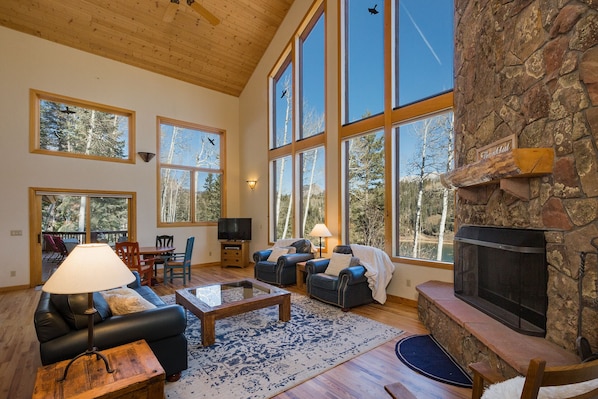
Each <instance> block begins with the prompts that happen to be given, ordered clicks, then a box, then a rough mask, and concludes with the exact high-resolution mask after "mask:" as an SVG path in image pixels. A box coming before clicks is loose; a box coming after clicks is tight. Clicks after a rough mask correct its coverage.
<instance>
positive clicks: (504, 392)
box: [482, 377, 598, 399]
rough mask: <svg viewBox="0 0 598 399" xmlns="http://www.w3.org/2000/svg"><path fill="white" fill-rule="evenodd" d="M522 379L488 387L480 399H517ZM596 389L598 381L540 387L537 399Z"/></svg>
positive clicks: (552, 398) (521, 387) (579, 393)
mask: <svg viewBox="0 0 598 399" xmlns="http://www.w3.org/2000/svg"><path fill="white" fill-rule="evenodd" d="M524 382H525V378H524V377H514V378H511V379H509V380H506V381H503V382H499V383H498V384H494V385H490V386H489V387H488V389H486V391H484V395H483V396H482V399H511V398H519V397H520V396H521V391H522V390H523V383H524ZM597 387H598V380H590V381H586V382H580V383H579V384H571V385H562V386H558V387H542V388H540V392H539V394H538V399H560V398H569V397H571V396H573V395H581V394H582V393H585V392H588V391H591V390H592V389H595V388H597Z"/></svg>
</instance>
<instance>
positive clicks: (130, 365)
mask: <svg viewBox="0 0 598 399" xmlns="http://www.w3.org/2000/svg"><path fill="white" fill-rule="evenodd" d="M101 352H102V354H103V355H104V356H106V357H107V358H108V361H109V362H110V365H111V367H112V368H113V369H114V370H115V371H114V373H108V372H106V366H105V364H104V361H103V360H101V359H99V360H98V359H96V356H82V357H80V358H79V359H77V360H75V361H74V362H73V364H72V365H71V367H70V368H69V371H68V374H67V377H66V381H63V382H58V379H60V378H62V375H63V373H64V369H65V367H66V366H67V364H68V362H69V361H68V360H65V361H62V362H59V363H55V364H50V365H48V366H43V367H40V368H39V369H38V370H37V377H36V379H35V387H34V389H33V396H32V399H41V398H60V399H62V398H80V399H83V398H104V399H108V398H110V399H113V398H131V399H163V398H164V379H165V374H164V369H163V368H162V366H161V365H160V363H159V362H158V360H157V359H156V357H155V356H154V353H153V352H152V350H151V349H150V347H149V346H148V345H147V343H146V342H145V341H144V340H141V341H136V342H133V343H130V344H126V345H122V346H118V347H116V348H111V349H106V350H104V351H101Z"/></svg>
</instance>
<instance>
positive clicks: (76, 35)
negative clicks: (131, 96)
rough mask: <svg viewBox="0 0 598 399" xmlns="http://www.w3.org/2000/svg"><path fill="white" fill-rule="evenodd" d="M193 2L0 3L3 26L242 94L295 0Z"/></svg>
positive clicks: (43, 0)
mask: <svg viewBox="0 0 598 399" xmlns="http://www.w3.org/2000/svg"><path fill="white" fill-rule="evenodd" d="M195 1H196V2H197V3H196V4H194V5H192V6H190V5H189V4H188V3H187V0H179V1H178V3H179V4H172V5H171V0H1V1H0V25H3V26H6V27H8V28H11V29H15V30H18V31H21V32H24V33H28V34H31V35H34V36H38V37H40V38H43V39H47V40H51V41H53V42H56V43H60V44H64V45H66V46H70V47H73V48H76V49H79V50H83V51H87V52H89V53H93V54H96V55H99V56H102V57H106V58H110V59H112V60H116V61H120V62H123V63H126V64H129V65H133V66H136V67H139V68H143V69H146V70H149V71H152V72H156V73H159V74H162V75H166V76H170V77H173V78H176V79H180V80H182V81H185V82H189V83H192V84H195V85H198V86H202V87H206V88H209V89H213V90H217V91H219V92H223V93H226V94H231V95H233V96H239V95H240V94H241V91H242V90H243V88H244V87H245V84H246V83H247V81H248V80H249V78H250V76H251V74H252V73H253V70H254V69H255V67H256V66H257V63H258V62H259V60H260V58H261V57H262V55H263V54H264V51H265V50H266V48H267V46H268V44H269V43H270V41H271V40H272V37H273V36H274V33H275V32H276V30H277V29H278V26H279V25H280V23H281V22H282V20H283V18H284V17H285V15H286V13H287V11H288V10H289V8H290V7H291V5H292V3H293V0H195ZM174 2H175V3H176V2H177V1H176V0H174ZM191 3H193V1H191ZM198 6H199V7H198ZM201 7H203V8H205V9H206V10H208V11H209V12H210V13H211V14H213V15H214V16H215V17H216V18H217V19H218V20H219V21H220V22H219V23H218V24H217V25H213V24H212V23H210V22H209V21H208V20H207V19H206V18H204V16H202V14H201V13H200V11H199V10H200V9H201ZM169 10H170V12H171V14H170V16H169V12H168V11H169ZM172 12H174V16H172ZM170 19H172V20H171V21H169V20H170ZM5 56H9V55H8V54H5Z"/></svg>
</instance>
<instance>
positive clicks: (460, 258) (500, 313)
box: [454, 226, 548, 336]
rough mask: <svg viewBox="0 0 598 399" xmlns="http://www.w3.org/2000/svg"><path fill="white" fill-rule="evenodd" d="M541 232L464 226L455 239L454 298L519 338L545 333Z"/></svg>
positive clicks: (544, 282) (544, 261) (544, 263)
mask: <svg viewBox="0 0 598 399" xmlns="http://www.w3.org/2000/svg"><path fill="white" fill-rule="evenodd" d="M545 248H546V242H545V239H544V232H543V231H540V230H527V229H511V228H500V227H485V226H463V227H461V228H460V229H459V231H458V233H457V234H456V236H455V269H454V273H455V276H454V277H455V295H456V296H457V297H458V298H461V299H462V300H464V301H465V302H467V303H469V304H471V305H472V306H474V307H476V308H478V309H479V310H481V311H483V312H484V313H486V314H488V315H490V316H492V317H494V318H495V319H496V320H499V321H500V322H502V323H503V324H505V325H507V326H509V327H511V328H512V329H514V330H516V331H519V332H521V333H523V334H527V335H534V336H544V335H545V334H546V308H547V301H548V299H547V294H546V285H547V281H548V270H547V266H546V249H545Z"/></svg>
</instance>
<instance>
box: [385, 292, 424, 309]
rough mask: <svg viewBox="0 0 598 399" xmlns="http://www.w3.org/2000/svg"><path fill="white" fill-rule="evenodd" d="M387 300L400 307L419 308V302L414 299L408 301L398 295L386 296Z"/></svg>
mask: <svg viewBox="0 0 598 399" xmlns="http://www.w3.org/2000/svg"><path fill="white" fill-rule="evenodd" d="M386 300H387V301H388V302H392V303H397V304H399V305H405V306H410V307H412V308H417V301H415V300H413V299H407V298H403V297H400V296H396V295H390V294H388V295H386Z"/></svg>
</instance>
